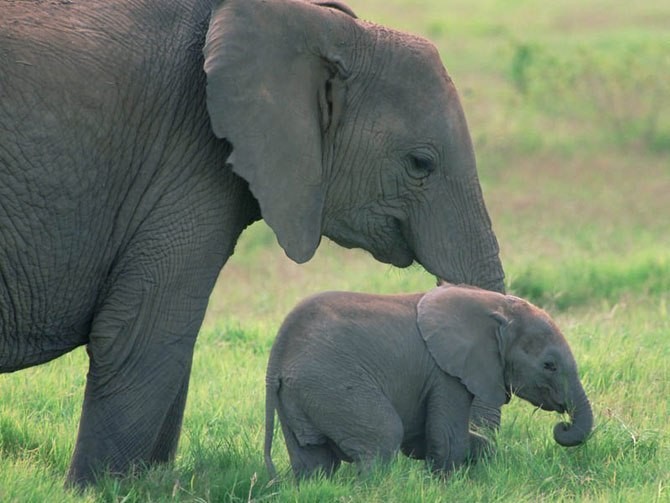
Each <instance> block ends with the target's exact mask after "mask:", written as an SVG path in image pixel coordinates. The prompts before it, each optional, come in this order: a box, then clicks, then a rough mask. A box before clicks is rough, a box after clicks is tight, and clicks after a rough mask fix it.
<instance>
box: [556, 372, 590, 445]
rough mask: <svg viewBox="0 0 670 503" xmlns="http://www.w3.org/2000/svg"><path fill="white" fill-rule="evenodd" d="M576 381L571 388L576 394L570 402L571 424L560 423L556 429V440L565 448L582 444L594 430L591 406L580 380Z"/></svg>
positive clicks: (573, 394)
mask: <svg viewBox="0 0 670 503" xmlns="http://www.w3.org/2000/svg"><path fill="white" fill-rule="evenodd" d="M575 380H576V383H573V385H572V387H571V389H573V390H574V393H572V397H571V399H570V400H569V402H568V403H569V409H568V411H569V413H570V422H569V423H558V424H557V425H556V426H555V427H554V440H556V442H557V443H559V444H560V445H563V446H565V447H572V446H574V445H579V444H582V443H583V442H584V441H585V440H586V438H587V437H588V435H589V433H591V429H592V428H593V411H592V410H591V404H590V403H589V399H588V398H587V397H586V393H585V392H584V388H583V387H582V384H581V383H580V382H579V379H575Z"/></svg>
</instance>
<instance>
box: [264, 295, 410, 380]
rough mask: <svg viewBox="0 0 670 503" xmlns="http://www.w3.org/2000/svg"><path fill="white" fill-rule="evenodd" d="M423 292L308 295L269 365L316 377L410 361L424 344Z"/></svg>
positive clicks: (283, 328) (294, 313)
mask: <svg viewBox="0 0 670 503" xmlns="http://www.w3.org/2000/svg"><path fill="white" fill-rule="evenodd" d="M422 295H423V294H405V295H371V294H362V293H351V292H325V293H320V294H317V295H315V296H312V297H309V298H307V299H305V300H304V301H303V302H301V303H300V304H298V306H296V308H295V309H294V310H293V311H291V313H290V314H289V315H288V316H287V317H286V319H285V320H284V323H283V324H282V326H281V328H280V329H279V333H278V335H277V339H276V340H275V343H274V346H273V348H272V353H271V356H270V368H269V370H270V371H271V372H272V370H273V369H274V371H276V372H278V373H279V374H282V375H283V377H285V378H286V377H295V378H298V377H299V376H301V377H303V378H310V377H311V378H314V377H318V375H323V374H325V375H327V374H329V373H330V371H332V370H338V372H341V371H342V369H343V367H348V368H351V369H352V371H356V369H361V368H363V369H365V370H368V371H370V372H372V373H374V372H375V370H377V369H375V368H374V367H375V366H377V365H389V364H391V363H392V362H391V361H389V360H395V359H398V360H405V356H406V355H407V354H408V353H409V352H416V351H417V350H418V347H421V346H422V341H421V338H420V337H419V335H418V333H417V328H416V306H417V303H418V301H419V299H420V298H421V296H422ZM414 346H417V347H414ZM382 362H383V363H382ZM330 367H333V368H332V369H331V368H330ZM306 374H310V375H306ZM311 374H316V375H315V376H312V375H311Z"/></svg>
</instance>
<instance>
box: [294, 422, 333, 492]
mask: <svg viewBox="0 0 670 503" xmlns="http://www.w3.org/2000/svg"><path fill="white" fill-rule="evenodd" d="M282 431H283V432H284V440H285V442H286V449H287V450H288V456H289V459H290V460H291V469H292V470H293V474H294V475H295V478H296V479H304V478H308V477H311V476H312V475H314V474H315V473H316V472H318V471H319V470H322V471H323V473H324V474H325V475H326V476H328V477H329V476H331V475H332V474H333V473H334V472H335V471H336V470H337V469H338V468H339V466H340V458H339V456H338V455H337V454H336V453H335V452H334V451H333V449H331V447H330V446H329V445H328V444H327V443H326V444H318V445H304V446H301V445H300V444H299V443H298V440H297V439H296V438H295V435H294V434H293V432H292V431H291V430H290V429H289V428H287V427H284V425H283V424H282Z"/></svg>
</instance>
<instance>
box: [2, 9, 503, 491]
mask: <svg viewBox="0 0 670 503" xmlns="http://www.w3.org/2000/svg"><path fill="white" fill-rule="evenodd" d="M0 9H1V10H2V19H1V20H0V68H2V71H1V72H0V246H1V248H0V344H1V351H0V371H2V372H11V371H14V370H18V369H21V368H24V367H28V366H31V365H37V364H40V363H43V362H46V361H48V360H51V359H53V358H56V357H57V356H59V355H62V354H63V353H66V352H68V351H70V350H72V349H74V348H76V347H77V346H80V345H84V344H86V345H87V350H88V354H89V357H90V368H89V373H88V376H87V383H86V391H85V397H84V404H83V410H82V416H81V422H80V426H79V434H78V438H77V442H76V448H75V452H74V455H73V459H72V464H71V466H70V470H69V474H68V479H69V481H70V482H73V483H77V484H86V483H88V482H90V481H92V480H93V479H94V477H95V473H96V471H97V470H98V469H101V468H106V469H109V470H111V471H112V472H118V473H122V472H124V471H126V470H127V469H128V468H129V467H130V466H131V465H132V464H134V463H136V462H140V463H151V462H158V461H165V460H169V459H170V458H172V457H173V455H174V452H175V449H176V446H177V440H178V437H179V430H180V427H181V422H182V415H183V411H184V404H185V401H186V393H187V388H188V381H189V373H190V368H191V358H192V353H193V345H194V342H195V338H196V335H197V332H198V329H199V327H200V324H201V322H202V318H203V315H204V312H205V308H206V306H207V300H208V296H209V294H210V292H211V290H212V287H213V284H214V281H215V279H216V278H217V275H218V273H219V270H220V269H221V267H222V266H223V265H224V263H225V262H226V260H227V259H228V257H229V256H230V255H231V254H232V253H233V249H234V246H235V242H236V241H237V238H238V236H239V234H240V233H241V232H242V230H243V229H244V228H245V227H246V226H247V225H249V224H250V223H252V222H253V221H255V220H258V219H260V218H263V219H265V220H266V222H267V223H268V224H269V225H270V227H271V228H272V229H273V231H274V232H275V234H276V236H277V239H278V241H279V243H280V245H281V246H282V247H283V248H284V250H285V251H286V253H287V255H288V256H289V257H290V258H292V259H293V260H295V261H296V262H304V261H306V260H309V258H310V257H312V255H313V254H314V252H315V249H316V248H317V246H318V244H319V241H320V238H321V236H322V235H325V236H328V237H330V238H332V239H333V240H334V241H336V242H338V243H340V244H341V245H343V246H346V247H360V248H364V249H366V250H368V251H369V252H371V253H372V254H373V255H374V256H375V257H376V258H377V259H378V260H381V261H383V262H388V263H391V264H394V265H396V266H400V267H404V266H408V265H410V264H411V263H413V262H414V261H417V262H419V263H420V264H422V265H423V266H424V267H425V268H426V269H427V270H428V271H430V272H431V273H432V274H435V275H437V276H439V277H442V278H445V279H447V280H450V281H453V282H467V283H472V284H475V285H478V286H481V287H484V288H489V289H493V290H499V291H500V290H502V289H503V271H502V267H501V264H500V260H499V257H498V245H497V242H496V238H495V236H494V234H493V232H492V230H491V224H490V220H489V217H488V215H487V212H486V209H485V206H484V202H483V200H482V194H481V190H480V186H479V183H478V179H477V174H476V170H475V158H474V154H473V149H472V145H471V141H470V137H469V133H468V129H467V126H466V122H465V119H464V115H463V111H462V109H461V105H460V103H459V99H458V97H457V93H456V90H455V88H454V85H453V83H452V81H451V79H450V78H449V77H448V76H447V74H446V72H445V70H444V69H443V67H442V64H441V63H440V59H439V57H438V54H437V52H436V50H435V49H434V48H433V47H432V46H431V45H430V44H429V43H428V42H426V41H424V40H422V39H419V38H416V37H412V36H409V35H405V34H401V33H397V32H394V31H391V30H388V29H385V28H381V27H378V26H375V25H372V24H370V23H366V22H363V21H360V20H357V19H355V17H354V16H353V15H352V12H351V11H350V10H349V9H348V8H347V7H345V6H343V5H341V4H338V3H336V2H323V3H321V4H318V3H317V4H313V3H306V2H300V1H295V0H226V1H224V2H223V3H221V4H215V5H212V3H211V0H188V1H184V2H171V1H161V0H117V1H114V2H110V1H108V0H88V1H86V2H83V1H82V2H37V1H24V2H13V1H11V0H10V1H8V2H7V1H5V2H3V4H2V5H1V6H0ZM203 69H204V71H203Z"/></svg>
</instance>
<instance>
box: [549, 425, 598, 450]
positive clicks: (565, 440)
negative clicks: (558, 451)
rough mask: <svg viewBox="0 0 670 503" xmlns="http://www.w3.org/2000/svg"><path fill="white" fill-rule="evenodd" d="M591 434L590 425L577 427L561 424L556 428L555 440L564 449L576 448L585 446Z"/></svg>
mask: <svg viewBox="0 0 670 503" xmlns="http://www.w3.org/2000/svg"><path fill="white" fill-rule="evenodd" d="M589 433H591V427H590V425H589V426H588V427H586V426H581V427H580V426H577V425H575V424H574V423H566V422H561V423H558V424H557V425H556V426H554V440H556V443H557V444H559V445H562V446H563V447H574V446H576V445H581V444H583V443H584V442H585V441H586V439H587V437H588V436H589Z"/></svg>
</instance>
